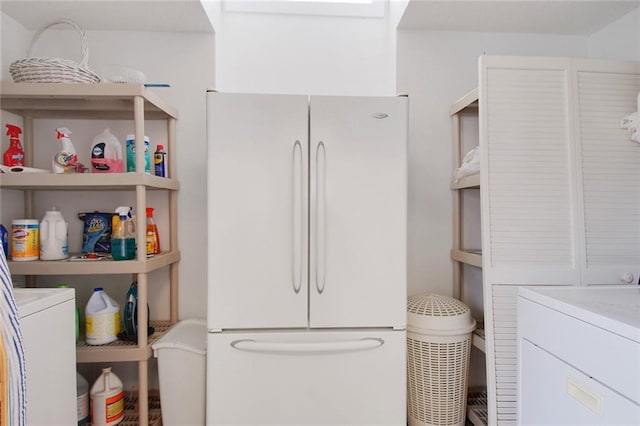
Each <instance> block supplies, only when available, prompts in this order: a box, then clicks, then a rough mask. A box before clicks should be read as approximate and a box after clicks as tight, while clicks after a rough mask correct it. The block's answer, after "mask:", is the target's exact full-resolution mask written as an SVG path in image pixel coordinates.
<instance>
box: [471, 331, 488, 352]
mask: <svg viewBox="0 0 640 426" xmlns="http://www.w3.org/2000/svg"><path fill="white" fill-rule="evenodd" d="M471 344H472V345H473V346H475V347H476V348H478V349H479V350H481V351H482V352H483V353H487V351H486V346H485V342H484V328H476V329H475V330H474V331H473V334H472V335H471Z"/></svg>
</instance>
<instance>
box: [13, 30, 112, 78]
mask: <svg viewBox="0 0 640 426" xmlns="http://www.w3.org/2000/svg"><path fill="white" fill-rule="evenodd" d="M58 24H67V25H70V26H72V27H73V28H74V29H75V30H76V31H77V32H78V33H79V34H80V41H81V43H82V60H81V61H80V63H77V62H74V61H71V60H69V59H60V58H51V57H32V56H31V51H32V50H33V45H34V44H35V43H36V41H38V39H39V38H40V35H41V34H42V33H43V32H44V31H45V30H47V29H49V28H50V27H52V26H54V25H58ZM88 63H89V45H88V43H87V37H86V35H85V33H84V29H83V28H82V27H81V26H80V25H78V24H76V23H75V22H73V21H71V20H69V19H60V20H57V21H54V22H51V23H50V24H47V25H45V26H44V27H42V28H40V29H39V30H38V31H36V33H35V34H34V35H33V39H32V40H31V44H30V45H29V50H28V51H27V57H26V58H23V59H19V60H17V61H15V62H13V63H12V64H11V65H10V66H9V72H10V73H11V78H13V81H15V82H16V83H99V82H100V76H99V75H98V74H96V73H95V72H94V71H92V70H91V69H90V68H89V66H88Z"/></svg>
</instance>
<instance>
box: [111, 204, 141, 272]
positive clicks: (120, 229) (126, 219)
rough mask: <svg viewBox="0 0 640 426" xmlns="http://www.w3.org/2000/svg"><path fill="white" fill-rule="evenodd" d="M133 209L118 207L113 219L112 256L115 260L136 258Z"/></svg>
mask: <svg viewBox="0 0 640 426" xmlns="http://www.w3.org/2000/svg"><path fill="white" fill-rule="evenodd" d="M131 210H132V209H131V207H127V206H124V207H117V208H116V210H115V212H116V215H114V216H113V219H112V227H111V228H112V231H111V255H112V256H113V260H130V259H134V258H135V257H136V238H135V227H134V224H133V217H132V215H131Z"/></svg>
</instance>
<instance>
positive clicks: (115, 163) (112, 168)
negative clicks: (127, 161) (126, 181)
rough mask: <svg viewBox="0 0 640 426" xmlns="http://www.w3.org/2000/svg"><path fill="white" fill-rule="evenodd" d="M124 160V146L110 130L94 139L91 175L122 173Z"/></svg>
mask: <svg viewBox="0 0 640 426" xmlns="http://www.w3.org/2000/svg"><path fill="white" fill-rule="evenodd" d="M123 171H124V158H123V154H122V145H121V144H120V141H119V140H118V138H116V137H115V136H114V135H113V134H112V133H111V132H110V131H109V129H105V130H104V132H102V133H100V134H99V135H98V136H96V137H95V138H94V139H93V147H92V148H91V173H122V172H123Z"/></svg>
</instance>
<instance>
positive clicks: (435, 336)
mask: <svg viewBox="0 0 640 426" xmlns="http://www.w3.org/2000/svg"><path fill="white" fill-rule="evenodd" d="M407 314H408V318H407V396H408V418H409V426H455V425H460V426H464V424H465V417H466V416H465V410H466V398H467V382H468V372H469V356H470V353H471V333H472V332H473V330H474V329H475V328H476V321H475V320H474V319H473V317H472V316H471V310H470V309H469V307H468V306H467V305H465V304H464V303H462V302H460V301H459V300H456V299H454V298H452V297H448V296H442V295H438V294H433V293H425V294H419V295H416V296H411V297H409V300H408V302H407Z"/></svg>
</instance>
